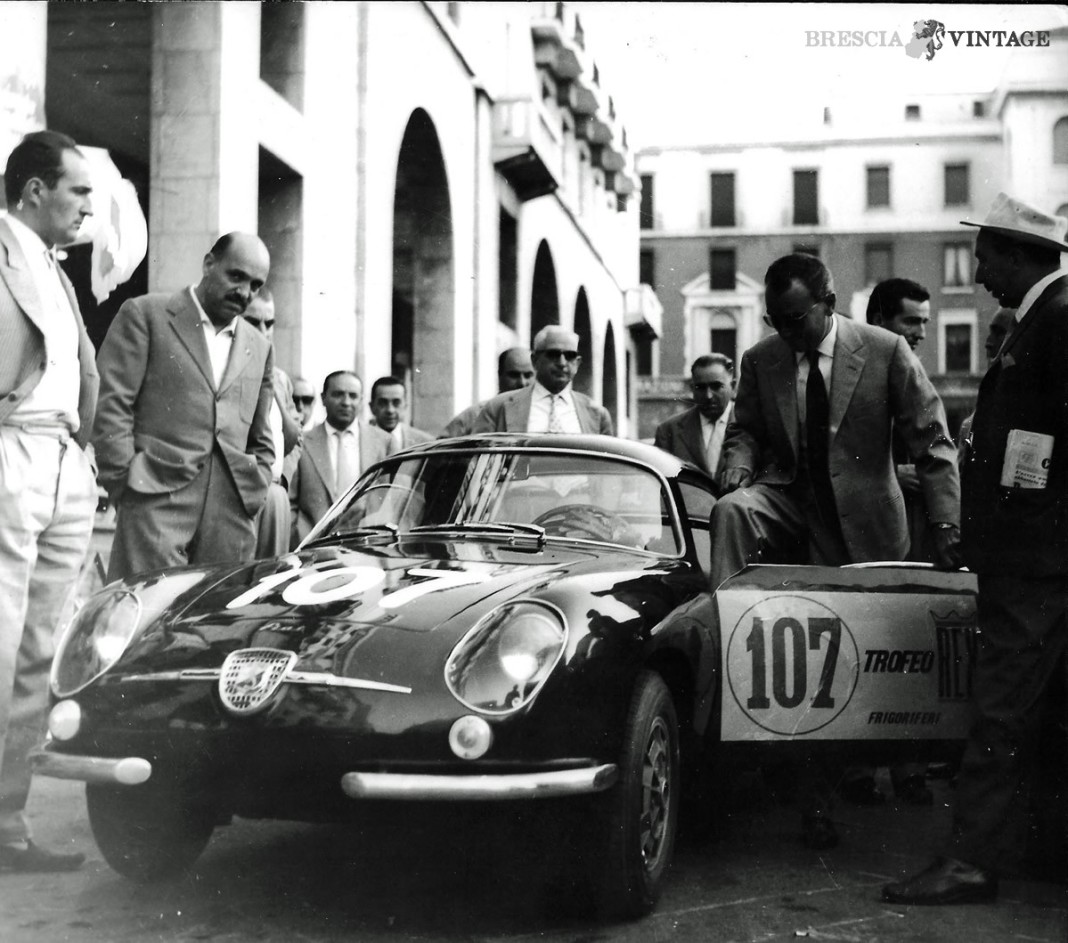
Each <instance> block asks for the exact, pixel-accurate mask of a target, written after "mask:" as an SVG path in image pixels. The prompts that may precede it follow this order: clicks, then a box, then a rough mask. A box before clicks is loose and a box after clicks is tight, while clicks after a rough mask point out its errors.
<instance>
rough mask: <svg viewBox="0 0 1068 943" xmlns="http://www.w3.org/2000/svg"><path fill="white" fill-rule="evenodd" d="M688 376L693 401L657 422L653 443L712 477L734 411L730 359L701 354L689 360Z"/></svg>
mask: <svg viewBox="0 0 1068 943" xmlns="http://www.w3.org/2000/svg"><path fill="white" fill-rule="evenodd" d="M690 378H691V383H690V387H691V389H692V390H693V402H694V405H693V406H692V407H690V409H687V410H686V411H685V412H682V413H679V414H678V415H677V416H672V417H671V418H670V419H667V420H665V421H664V422H662V423H660V425H659V426H657V427H656V436H655V437H654V439H653V444H654V445H655V446H656V447H657V448H658V449H663V450H664V451H665V452H670V453H671V454H672V455H674V456H675V457H676V458H681V459H683V461H687V462H693V463H694V464H695V465H697V466H698V467H699V468H703V469H704V470H705V471H706V472H708V474H709V475H711V476H712V477H713V478H716V476H717V474H718V471H719V467H720V458H721V455H722V451H723V439H724V436H725V434H726V431H727V424H728V423H729V422H730V419H731V415H732V414H733V412H734V401H733V396H734V363H733V362H732V361H731V359H730V357H727V356H726V355H724V354H704V355H703V356H701V357H698V358H697V359H696V360H695V361H694V362H693V366H692V367H691V368H690Z"/></svg>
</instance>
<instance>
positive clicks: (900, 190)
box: [638, 29, 1068, 436]
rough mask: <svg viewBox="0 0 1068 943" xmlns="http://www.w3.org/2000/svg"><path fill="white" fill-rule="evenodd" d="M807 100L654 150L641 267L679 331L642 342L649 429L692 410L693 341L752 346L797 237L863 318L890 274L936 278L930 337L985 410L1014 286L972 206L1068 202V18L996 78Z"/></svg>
mask: <svg viewBox="0 0 1068 943" xmlns="http://www.w3.org/2000/svg"><path fill="white" fill-rule="evenodd" d="M799 107H803V105H800V106H799ZM808 117H809V122H808V124H807V125H805V124H803V123H802V125H801V127H800V129H799V130H796V131H793V130H792V131H791V132H790V133H789V134H780V135H779V136H775V134H776V132H775V126H774V125H772V124H769V125H768V128H770V129H771V135H772V136H770V137H769V136H763V137H761V138H760V139H759V140H748V141H747V140H731V138H730V129H725V132H724V136H723V140H720V141H715V142H710V143H708V144H707V145H705V146H698V147H687V148H655V147H652V148H647V149H643V150H642V151H640V153H639V155H638V170H639V174H640V180H641V184H642V193H641V207H640V208H641V221H640V225H641V250H640V251H641V260H640V277H641V280H642V282H644V283H646V284H649V285H651V286H653V288H654V289H655V291H656V294H657V296H658V298H659V300H660V302H661V304H662V306H663V331H662V336H661V338H660V339H659V340H657V341H650V342H642V343H641V344H640V345H639V348H640V349H639V351H638V358H639V359H638V367H639V374H640V377H639V385H640V388H641V390H642V404H641V412H640V423H639V435H641V436H651V435H652V434H653V430H654V429H655V427H656V424H657V423H658V422H659V421H661V420H662V419H663V418H665V417H666V416H667V415H671V414H672V413H673V412H676V411H678V409H679V408H680V402H679V401H680V399H685V398H686V389H687V388H686V385H685V379H686V376H685V374H686V372H687V370H688V368H689V364H690V363H691V362H692V361H693V360H694V358H696V357H697V356H699V355H701V354H703V353H707V352H709V351H710V350H715V351H719V352H722V353H726V354H728V355H729V356H731V357H732V358H737V357H739V356H740V355H741V353H742V352H744V351H745V350H746V349H747V348H748V347H750V346H751V345H752V344H754V343H755V342H756V341H757V340H759V339H760V338H761V337H762V336H763V335H764V333H765V332H766V331H767V330H769V329H768V328H766V327H765V326H764V324H763V323H762V315H763V276H764V272H765V270H766V269H767V267H768V265H769V264H770V262H772V261H773V260H774V259H776V258H778V257H779V256H782V255H785V254H787V253H789V252H798V251H800V252H811V253H814V254H816V255H818V256H819V257H820V258H821V259H823V261H824V262H826V264H827V265H828V267H829V268H830V270H831V272H832V273H833V275H834V280H835V287H836V289H837V295H838V310H839V311H841V312H842V313H845V314H849V315H851V316H852V317H855V318H858V319H861V320H863V319H864V315H865V308H866V305H867V299H868V295H869V294H870V290H871V287H872V286H873V285H874V284H876V283H877V282H879V281H881V280H882V279H884V278H889V277H895V276H897V277H904V278H910V279H913V280H914V281H917V282H919V283H920V284H922V285H924V286H925V287H926V288H927V289H928V290H929V291H930V292H931V321H930V323H929V325H928V330H927V338H926V340H925V341H924V342H923V343H922V344H921V345H920V347H919V349H918V351H917V354H918V356H919V358H920V360H921V361H922V363H923V365H924V367H925V368H926V370H927V372H928V374H930V375H931V376H932V378H933V379H934V381H935V383H936V385H937V386H938V388H939V391H940V392H941V394H942V397H943V400H944V402H945V404H946V408H947V412H948V413H949V416H950V424H951V426H953V427H954V430H955V428H956V425H957V424H959V421H960V419H961V418H963V416H964V415H966V414H967V413H968V412H970V410H971V408H972V403H973V401H974V395H975V391H976V389H977V386H978V379H979V377H980V376H981V375H982V373H983V372H984V371H985V369H986V358H985V354H984V350H983V340H984V338H985V336H986V328H987V325H988V323H989V320H990V317H991V316H992V315H993V313H994V311H995V310H996V308H997V304H996V302H995V301H994V300H993V299H992V298H991V297H990V296H989V295H988V294H987V292H986V291H985V290H983V289H982V288H981V287H979V286H976V285H975V284H974V282H973V277H974V270H975V263H974V260H973V257H972V247H973V244H974V230H971V229H967V228H964V227H962V226H961V225H960V221H961V220H963V219H970V220H981V219H982V218H983V217H984V216H985V215H986V212H987V210H988V208H989V206H990V204H991V202H992V201H993V199H994V197H995V196H996V194H997V193H998V191H1000V190H1004V191H1007V192H1009V193H1010V194H1012V195H1014V196H1017V197H1019V198H1021V199H1023V200H1026V201H1028V202H1030V203H1033V204H1034V205H1036V206H1038V207H1041V208H1042V209H1045V210H1046V211H1048V212H1057V213H1059V214H1061V215H1065V214H1068V31H1066V30H1063V29H1062V30H1059V31H1053V32H1052V34H1051V42H1050V45H1049V47H1047V48H1042V49H1039V48H1033V49H1026V50H1020V51H1019V52H1017V53H1015V54H1014V56H1013V57H1012V58H1011V59H1010V60H1009V62H1008V66H1007V69H1006V72H1005V74H1004V75H1003V76H1002V78H1001V80H1000V82H999V83H998V85H997V87H996V88H995V90H994V91H993V92H986V93H984V94H976V95H968V94H951V95H950V94H945V95H936V94H928V95H923V96H914V97H910V98H907V99H904V98H900V97H894V96H893V95H892V94H890V95H887V96H886V97H885V98H882V99H874V100H873V99H867V100H864V101H863V102H860V101H857V102H855V103H854V104H852V105H851V106H850V105H842V106H841V107H839V106H837V105H836V106H834V107H828V108H824V107H822V106H820V105H819V104H818V103H816V105H815V107H813V109H812V112H811V114H810V115H809V116H808Z"/></svg>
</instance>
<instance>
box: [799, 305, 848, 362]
mask: <svg viewBox="0 0 1068 943" xmlns="http://www.w3.org/2000/svg"><path fill="white" fill-rule="evenodd" d="M837 338H838V315H837V314H834V313H833V312H832V313H831V329H830V330H829V331H828V332H827V336H826V337H824V338H823V340H821V341H820V345H819V347H817V348H816V350H818V351H819V352H820V353H821V354H822V355H823V356H824V357H830V358H831V359H832V360H834V342H835V340H837ZM807 355H808V352H807V351H804V350H802V351H800V352H798V351H795V352H794V360H796V361H797V362H798V363H801V361H802V360H804V359H805V357H806V356H807Z"/></svg>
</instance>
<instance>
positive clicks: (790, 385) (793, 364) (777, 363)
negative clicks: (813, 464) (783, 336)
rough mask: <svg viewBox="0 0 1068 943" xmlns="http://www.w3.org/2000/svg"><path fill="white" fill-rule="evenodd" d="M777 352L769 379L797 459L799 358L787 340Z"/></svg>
mask: <svg viewBox="0 0 1068 943" xmlns="http://www.w3.org/2000/svg"><path fill="white" fill-rule="evenodd" d="M775 353H776V359H775V360H773V361H772V362H771V364H770V370H769V371H768V374H769V381H770V383H771V389H772V395H773V396H774V397H775V404H776V406H778V408H779V416H780V418H781V419H782V424H783V428H784V429H785V430H786V438H787V441H788V442H789V443H790V448H791V449H793V452H794V458H795V459H796V458H797V457H798V456H799V455H800V454H801V453H800V451H799V449H798V442H797V435H798V428H797V427H798V423H799V422H800V420H799V418H798V414H797V359H796V357H795V356H794V352H793V351H792V350H791V349H790V348H789V347H788V346H787V345H786V343H785V342H783V343H782V344H781V345H779V346H778V347H777V349H776V351H775Z"/></svg>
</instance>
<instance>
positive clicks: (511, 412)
mask: <svg viewBox="0 0 1068 943" xmlns="http://www.w3.org/2000/svg"><path fill="white" fill-rule="evenodd" d="M578 340H579V338H578V334H575V333H574V332H573V331H569V330H567V329H566V328H563V327H560V326H559V325H556V324H550V325H549V326H548V327H543V328H542V329H541V330H540V331H538V333H537V334H536V335H535V336H534V345H533V350H531V360H532V361H533V363H534V383H533V384H531V385H530V386H528V387H525V388H524V389H521V390H514V391H512V392H510V393H501V394H500V395H498V396H495V397H493V399H491V400H489V401H488V402H487V403H486V405H485V406H483V407H482V412H480V413H479V415H478V418H477V419H476V420H475V425H474V428H473V429H472V430H471V431H472V432H473V433H481V432H571V433H586V434H600V435H614V432H613V429H612V417H611V416H610V415H608V410H607V409H605V408H604V407H603V406H598V405H597V404H596V403H594V402H593V400H591V399H590V398H589V397H588V396H586V395H584V394H582V393H579V392H578V391H576V390H573V389H572V388H571V383H572V381H573V380H574V379H575V375H576V374H577V373H578V370H579V367H580V366H581V365H582V358H581V357H580V356H579V352H578Z"/></svg>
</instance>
